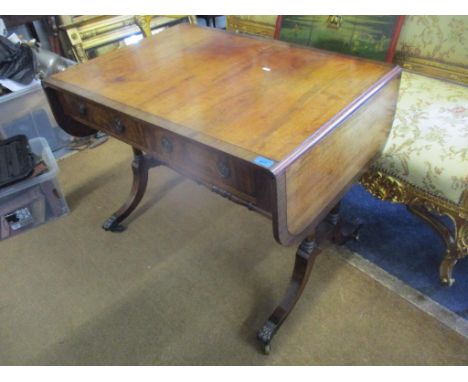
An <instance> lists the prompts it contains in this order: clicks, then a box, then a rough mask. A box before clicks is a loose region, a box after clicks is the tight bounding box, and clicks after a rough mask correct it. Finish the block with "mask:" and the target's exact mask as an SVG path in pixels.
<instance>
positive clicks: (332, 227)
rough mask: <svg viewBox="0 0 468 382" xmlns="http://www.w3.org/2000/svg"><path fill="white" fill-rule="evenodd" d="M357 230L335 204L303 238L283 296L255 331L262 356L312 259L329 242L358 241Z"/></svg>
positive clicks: (302, 283)
mask: <svg viewBox="0 0 468 382" xmlns="http://www.w3.org/2000/svg"><path fill="white" fill-rule="evenodd" d="M360 227H361V225H360V224H358V222H355V223H351V224H350V223H347V222H343V221H342V219H341V217H340V203H338V204H337V205H336V206H335V207H334V208H333V209H332V210H331V211H330V213H329V214H328V215H327V217H326V218H325V219H324V220H323V221H322V222H321V223H320V224H319V225H318V226H317V227H316V229H315V231H314V233H313V234H312V235H310V236H308V237H307V238H306V239H304V240H303V241H302V243H301V244H300V245H299V248H298V249H297V251H296V260H295V262H294V269H293V273H292V277H291V281H290V283H289V286H288V289H287V290H286V294H285V295H284V297H283V300H282V301H281V303H280V304H279V305H278V307H277V308H276V309H275V310H274V311H273V313H272V314H271V316H270V317H269V318H268V320H267V321H266V322H265V324H264V325H263V327H262V328H261V329H260V330H259V331H258V332H257V339H258V340H259V341H260V344H261V345H262V348H263V351H264V353H265V354H269V353H270V350H271V346H270V343H271V340H272V339H273V336H274V335H275V334H276V332H277V331H278V329H279V328H280V326H281V325H282V324H283V322H284V321H285V320H286V318H287V317H288V315H289V313H291V311H292V310H293V308H294V306H295V305H296V302H297V301H298V300H299V298H300V297H301V294H302V291H303V290H304V288H305V286H306V284H307V281H308V280H309V276H310V272H311V271H312V268H313V266H314V262H315V259H316V258H317V256H318V255H319V254H320V252H321V251H322V248H323V247H324V246H325V244H327V243H329V242H334V243H335V244H338V245H341V244H344V243H345V242H346V241H348V240H350V239H357V234H358V231H359V228H360Z"/></svg>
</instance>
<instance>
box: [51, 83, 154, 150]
mask: <svg viewBox="0 0 468 382" xmlns="http://www.w3.org/2000/svg"><path fill="white" fill-rule="evenodd" d="M58 99H59V101H60V103H61V104H62V106H63V110H64V112H65V113H66V114H68V115H69V116H70V117H72V118H74V119H76V120H78V121H79V122H82V123H84V124H86V125H89V126H91V127H93V128H95V129H99V130H102V131H105V132H106V133H108V134H110V135H113V136H115V137H116V138H118V139H120V140H123V141H125V142H127V143H130V144H136V145H137V146H139V147H141V148H144V147H146V146H147V145H146V141H145V131H144V128H143V126H142V125H141V124H140V123H139V122H138V121H136V120H135V119H133V118H131V117H129V116H127V115H125V114H124V113H120V112H118V111H116V110H113V109H110V108H107V107H105V106H101V105H98V104H96V103H93V102H91V101H88V100H86V99H84V98H80V97H76V96H72V95H69V94H67V93H62V92H59V93H58Z"/></svg>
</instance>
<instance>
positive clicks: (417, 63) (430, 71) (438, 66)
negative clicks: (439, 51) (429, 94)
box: [394, 51, 468, 85]
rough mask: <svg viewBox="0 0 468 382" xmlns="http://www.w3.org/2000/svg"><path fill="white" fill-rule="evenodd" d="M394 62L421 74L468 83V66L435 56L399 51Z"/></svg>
mask: <svg viewBox="0 0 468 382" xmlns="http://www.w3.org/2000/svg"><path fill="white" fill-rule="evenodd" d="M394 62H395V63H396V64H398V65H400V66H401V67H403V68H404V69H408V70H411V71H414V72H416V73H419V74H425V75H427V76H430V77H438V78H442V79H445V80H449V81H454V82H458V83H461V84H465V85H468V69H467V67H466V66H461V65H455V64H451V63H447V62H442V61H437V60H434V59H433V58H424V57H416V56H410V55H409V54H405V53H403V52H398V51H397V52H396V53H395V57H394Z"/></svg>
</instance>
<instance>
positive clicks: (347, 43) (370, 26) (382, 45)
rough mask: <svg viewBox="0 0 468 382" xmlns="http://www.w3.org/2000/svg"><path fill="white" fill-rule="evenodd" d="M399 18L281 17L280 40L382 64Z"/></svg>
mask: <svg viewBox="0 0 468 382" xmlns="http://www.w3.org/2000/svg"><path fill="white" fill-rule="evenodd" d="M397 19H398V16H283V20H282V24H281V32H280V40H283V41H288V42H292V43H296V44H300V45H307V46H312V47H315V48H319V49H326V50H331V51H335V52H340V53H345V54H351V55H354V56H359V57H365V58H370V59H374V60H380V61H384V60H385V56H386V55H387V51H388V49H389V47H390V43H391V40H392V36H393V31H394V29H395V26H396V23H397Z"/></svg>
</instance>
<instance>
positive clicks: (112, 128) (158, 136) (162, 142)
mask: <svg viewBox="0 0 468 382" xmlns="http://www.w3.org/2000/svg"><path fill="white" fill-rule="evenodd" d="M58 98H59V100H60V103H61V104H62V106H63V110H64V112H65V113H66V114H67V115H69V116H70V117H72V118H74V119H76V120H78V121H79V122H81V123H83V124H86V125H88V126H90V127H93V128H95V129H99V130H102V131H105V132H106V133H109V134H110V135H112V136H114V137H116V138H117V139H119V140H122V141H124V142H126V143H129V144H130V145H133V146H135V147H138V148H140V149H142V150H143V151H145V152H147V153H150V154H151V155H152V156H154V157H155V158H156V159H157V160H159V161H161V162H162V163H164V164H165V165H167V166H168V167H171V168H173V169H174V170H176V171H177V172H180V173H182V174H183V175H186V176H188V177H190V178H192V179H194V180H196V181H200V182H203V183H205V184H207V185H208V186H211V187H212V189H213V190H214V191H217V192H218V193H220V194H222V195H223V196H227V197H230V195H233V196H234V198H233V199H236V198H238V199H241V200H242V201H244V202H245V203H246V204H248V205H251V206H253V207H258V208H259V209H261V210H262V211H264V212H270V211H271V200H272V199H273V198H272V187H273V178H271V177H270V176H269V175H268V173H267V171H266V170H264V169H262V168H260V167H258V166H256V165H254V164H253V163H250V162H247V161H244V160H241V159H239V158H236V157H233V156H231V155H229V154H226V153H224V152H222V151H219V150H216V149H214V148H212V147H209V146H206V145H203V144H201V143H198V142H196V141H193V140H190V139H187V138H185V137H182V136H180V135H178V134H175V133H172V132H170V131H168V130H166V129H163V128H160V127H158V126H155V125H152V124H149V123H147V122H143V121H140V120H137V119H135V118H133V117H131V116H128V115H126V114H123V113H121V112H118V111H116V110H113V109H110V108H108V107H105V106H102V105H99V104H96V103H94V102H90V101H88V100H86V99H83V98H80V97H77V96H75V95H71V94H68V93H62V92H59V94H58ZM213 186H214V187H213Z"/></svg>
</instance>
